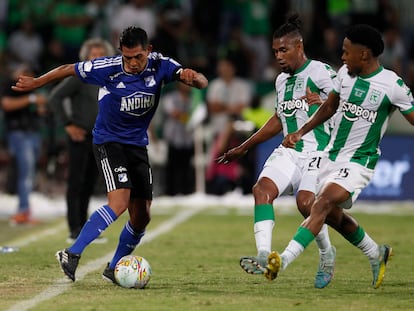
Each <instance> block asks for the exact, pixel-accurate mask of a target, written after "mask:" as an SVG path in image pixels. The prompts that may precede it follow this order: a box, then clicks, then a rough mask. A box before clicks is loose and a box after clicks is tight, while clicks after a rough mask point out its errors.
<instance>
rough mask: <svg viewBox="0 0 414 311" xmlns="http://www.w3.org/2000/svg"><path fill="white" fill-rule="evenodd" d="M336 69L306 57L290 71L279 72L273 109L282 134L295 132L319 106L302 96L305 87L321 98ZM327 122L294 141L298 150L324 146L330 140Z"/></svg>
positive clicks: (319, 148)
mask: <svg viewBox="0 0 414 311" xmlns="http://www.w3.org/2000/svg"><path fill="white" fill-rule="evenodd" d="M335 77H336V72H335V71H334V70H333V69H332V68H331V66H329V65H327V64H325V63H322V62H320V61H315V60H307V61H306V63H305V64H304V65H303V66H302V67H301V68H299V69H298V70H296V72H295V73H294V74H293V75H290V74H288V73H281V74H279V76H278V77H277V79H276V82H275V88H276V106H275V109H276V113H277V115H278V116H279V119H280V121H281V122H282V126H283V135H284V136H286V135H287V134H289V133H293V132H295V131H296V130H297V129H299V128H301V127H302V125H303V124H304V123H305V122H306V121H308V119H309V117H310V116H312V114H313V113H314V112H315V111H316V110H317V109H318V107H319V106H317V105H311V106H309V105H308V101H307V100H306V99H305V98H303V97H304V96H305V95H306V88H307V87H309V88H310V90H311V91H312V92H314V93H318V94H319V96H320V97H321V98H322V100H325V99H326V98H327V96H328V94H329V93H330V92H331V91H332V90H333V79H334V78H335ZM329 137H330V124H329V122H326V123H324V124H321V125H319V126H318V127H316V128H315V129H314V130H313V131H311V132H309V133H307V134H306V135H304V136H303V137H302V139H301V140H300V141H299V142H298V143H297V144H296V146H295V149H296V150H297V151H299V152H302V151H303V152H310V151H315V150H324V148H325V147H326V145H327V144H328V142H329Z"/></svg>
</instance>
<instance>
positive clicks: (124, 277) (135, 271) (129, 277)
mask: <svg viewBox="0 0 414 311" xmlns="http://www.w3.org/2000/svg"><path fill="white" fill-rule="evenodd" d="M114 273H115V279H116V281H117V282H118V284H119V285H120V286H122V287H125V288H144V287H145V286H146V285H147V284H148V282H149V280H150V278H151V266H150V264H149V263H148V261H147V260H146V259H145V258H143V257H141V256H135V255H128V256H124V257H122V258H121V259H120V260H119V261H118V262H117V264H116V266H115V271H114Z"/></svg>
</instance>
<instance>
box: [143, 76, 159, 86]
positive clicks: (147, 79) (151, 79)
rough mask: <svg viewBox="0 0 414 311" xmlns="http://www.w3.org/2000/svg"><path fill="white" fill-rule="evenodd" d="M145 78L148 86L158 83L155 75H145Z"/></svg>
mask: <svg viewBox="0 0 414 311" xmlns="http://www.w3.org/2000/svg"><path fill="white" fill-rule="evenodd" d="M144 80H145V86H146V87H152V86H154V85H155V84H156V82H155V79H154V76H152V75H151V76H148V77H145V78H144Z"/></svg>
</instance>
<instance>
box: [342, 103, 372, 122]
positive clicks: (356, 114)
mask: <svg viewBox="0 0 414 311" xmlns="http://www.w3.org/2000/svg"><path fill="white" fill-rule="evenodd" d="M340 109H341V111H342V112H343V113H344V117H345V119H347V120H348V121H351V122H355V121H357V120H358V119H359V118H362V119H364V120H366V121H368V122H371V123H374V122H375V120H376V118H377V114H378V112H377V111H371V110H369V109H364V108H362V107H361V106H359V105H356V104H352V103H347V102H343V103H342V105H341V108H340Z"/></svg>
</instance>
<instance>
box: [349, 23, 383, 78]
mask: <svg viewBox="0 0 414 311" xmlns="http://www.w3.org/2000/svg"><path fill="white" fill-rule="evenodd" d="M342 50H343V53H342V61H343V62H344V64H346V65H347V66H348V71H349V72H350V73H351V74H359V73H361V71H363V69H364V68H365V67H366V66H369V65H370V64H372V63H373V62H374V63H377V62H378V56H380V55H381V54H382V52H383V51H384V41H383V39H382V36H381V33H380V32H379V31H378V30H376V29H375V28H373V27H371V26H369V25H365V24H359V25H354V26H351V27H350V28H348V29H347V30H346V32H345V39H344V42H343V46H342Z"/></svg>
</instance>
